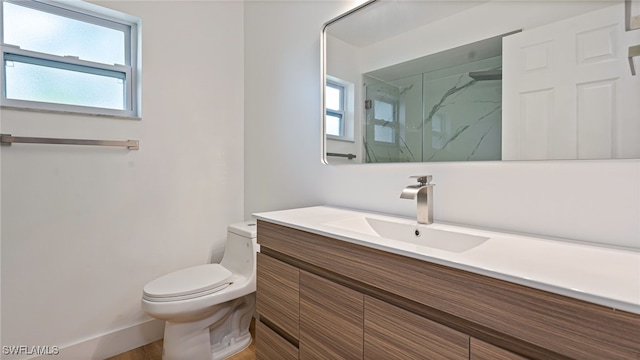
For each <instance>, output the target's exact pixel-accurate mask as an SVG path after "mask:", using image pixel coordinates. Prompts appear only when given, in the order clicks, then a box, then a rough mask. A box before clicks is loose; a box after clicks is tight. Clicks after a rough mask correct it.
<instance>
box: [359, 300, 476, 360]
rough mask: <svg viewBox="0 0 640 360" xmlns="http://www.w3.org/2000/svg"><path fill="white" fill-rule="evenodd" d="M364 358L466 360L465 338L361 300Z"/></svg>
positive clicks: (392, 308)
mask: <svg viewBox="0 0 640 360" xmlns="http://www.w3.org/2000/svg"><path fill="white" fill-rule="evenodd" d="M364 358H365V359H394V358H396V359H460V360H463V359H464V360H468V359H469V336H467V335H465V334H463V333H460V332H458V331H455V330H453V329H450V328H448V327H446V326H444V325H441V324H438V323H436V322H434V321H431V320H428V319H426V318H424V317H422V316H419V315H416V314H414V313H412V312H409V311H407V310H404V309H401V308H399V307H397V306H393V305H390V304H387V303H385V302H382V301H380V300H378V299H375V298H372V297H370V296H365V301H364Z"/></svg>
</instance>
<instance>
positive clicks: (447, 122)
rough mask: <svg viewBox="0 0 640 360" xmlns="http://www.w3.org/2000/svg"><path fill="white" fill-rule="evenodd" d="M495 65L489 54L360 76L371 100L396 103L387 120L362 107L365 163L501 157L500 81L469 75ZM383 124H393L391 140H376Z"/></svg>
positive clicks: (497, 63)
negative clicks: (397, 73) (383, 78)
mask: <svg viewBox="0 0 640 360" xmlns="http://www.w3.org/2000/svg"><path fill="white" fill-rule="evenodd" d="M500 67H501V57H494V58H490V59H484V60H479V61H473V62H471V63H467V64H465V65H461V66H456V67H451V68H448V69H443V70H438V71H433V72H429V73H424V74H418V75H414V76H410V77H405V78H402V79H398V80H394V81H390V82H384V83H382V82H380V81H373V80H369V82H367V81H366V80H365V82H367V95H366V96H367V99H368V100H369V99H370V100H374V101H373V104H374V105H375V99H395V105H396V106H395V118H394V121H393V122H388V123H385V122H381V121H380V119H377V118H376V116H375V106H372V109H369V110H367V116H366V125H365V127H366V139H365V144H366V151H367V162H422V161H474V160H500V157H501V132H502V127H501V118H502V116H501V115H502V82H501V81H500V80H474V79H473V78H471V77H469V75H468V73H469V72H470V71H484V70H499V69H500ZM372 82H373V83H372ZM369 85H371V86H369ZM383 126H384V127H385V129H384V131H386V133H387V134H388V133H389V131H390V130H389V129H390V128H391V129H393V134H394V136H393V140H392V141H379V138H380V137H381V136H380V130H381V127H383ZM376 132H378V134H376ZM376 135H377V138H378V139H376ZM376 140H378V141H376ZM387 140H388V138H387Z"/></svg>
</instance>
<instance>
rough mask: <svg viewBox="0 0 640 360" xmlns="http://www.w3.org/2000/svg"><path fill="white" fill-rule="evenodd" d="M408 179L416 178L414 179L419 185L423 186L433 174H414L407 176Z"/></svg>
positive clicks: (429, 180) (429, 181)
mask: <svg viewBox="0 0 640 360" xmlns="http://www.w3.org/2000/svg"><path fill="white" fill-rule="evenodd" d="M409 179H416V181H417V182H419V183H420V185H422V186H424V185H430V183H431V179H433V176H431V175H414V176H409Z"/></svg>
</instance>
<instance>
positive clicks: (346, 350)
mask: <svg viewBox="0 0 640 360" xmlns="http://www.w3.org/2000/svg"><path fill="white" fill-rule="evenodd" d="M363 297H364V296H363V295H362V294H361V293H359V292H357V291H355V290H352V289H349V288H347V287H344V286H342V285H339V284H336V283H334V282H331V281H329V280H327V279H324V278H321V277H319V276H316V275H313V274H311V273H308V272H306V271H302V270H301V271H300V359H304V360H309V359H346V360H350V359H362V341H363V339H362V338H363V336H362V316H363V311H362V310H363V308H362V307H363Z"/></svg>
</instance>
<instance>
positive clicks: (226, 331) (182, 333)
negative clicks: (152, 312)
mask: <svg viewBox="0 0 640 360" xmlns="http://www.w3.org/2000/svg"><path fill="white" fill-rule="evenodd" d="M254 309H255V293H252V294H250V295H246V296H243V297H241V298H238V299H235V300H231V301H228V302H225V303H222V304H218V305H214V306H212V307H211V308H210V309H208V311H207V313H208V316H206V317H205V318H204V319H202V320H197V321H190V322H170V321H167V322H166V323H165V328H164V344H163V349H162V360H184V359H189V360H222V359H225V358H227V357H229V356H231V355H233V354H235V353H237V352H240V351H242V350H243V349H245V348H246V347H247V346H249V344H251V333H250V332H249V324H250V323H251V318H252V317H253V312H254Z"/></svg>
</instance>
